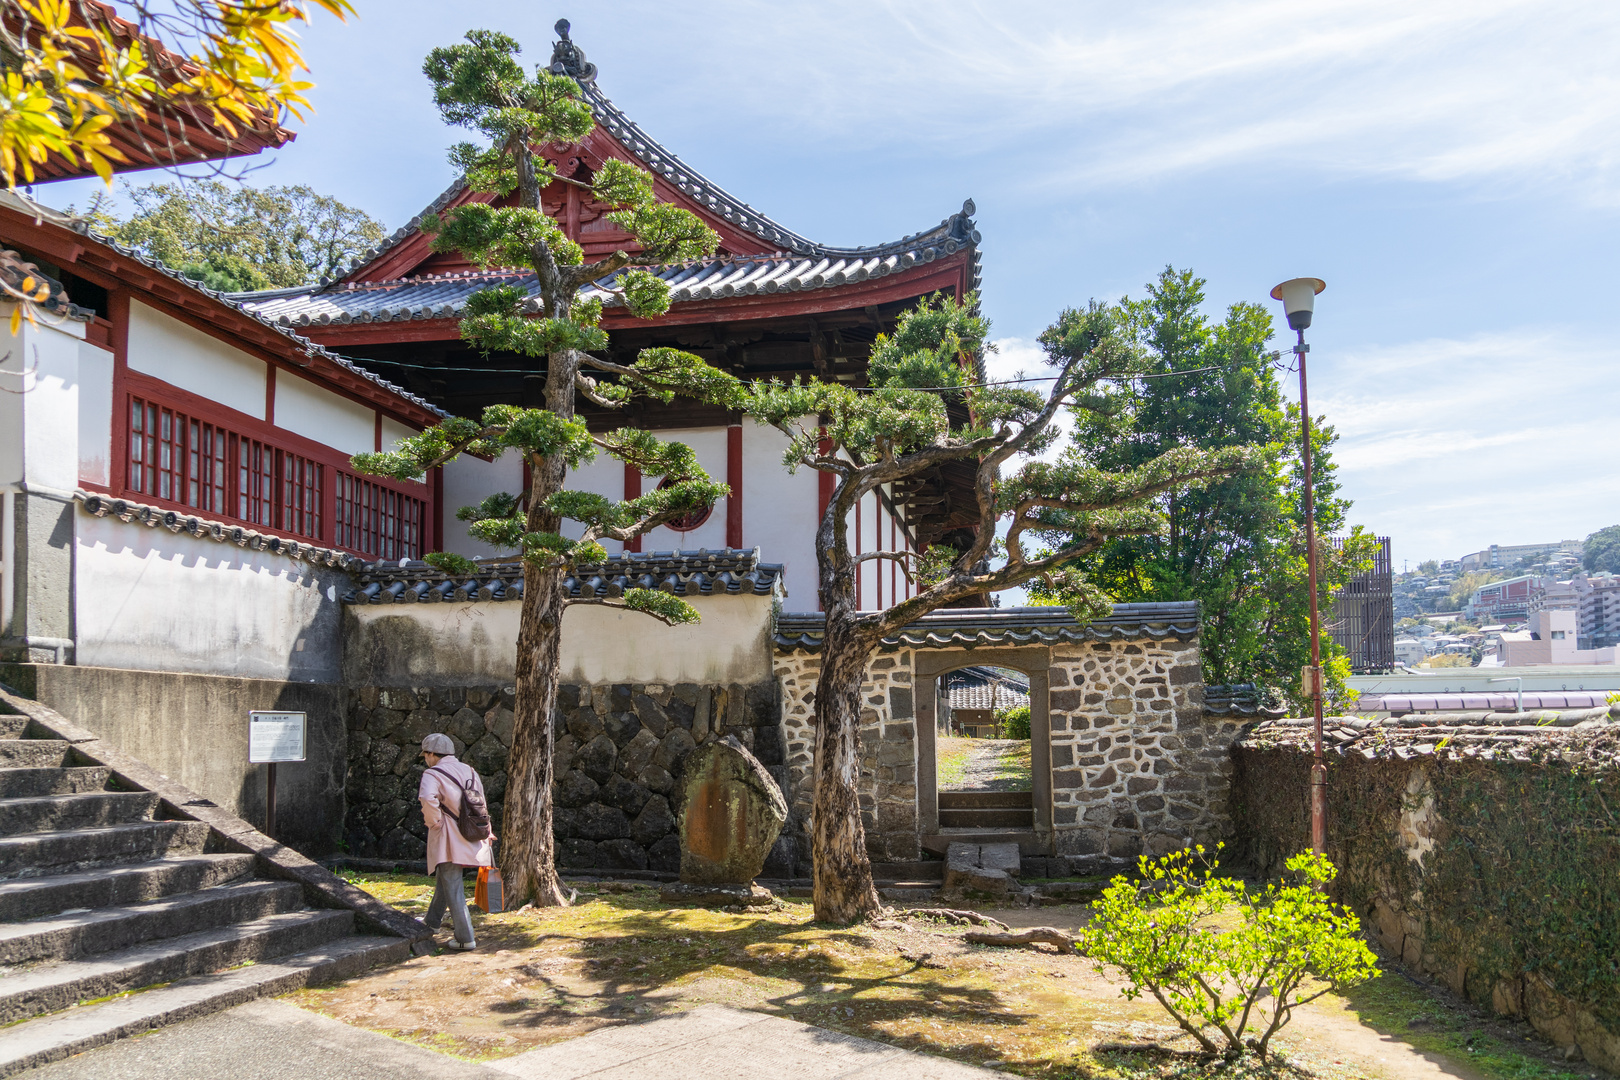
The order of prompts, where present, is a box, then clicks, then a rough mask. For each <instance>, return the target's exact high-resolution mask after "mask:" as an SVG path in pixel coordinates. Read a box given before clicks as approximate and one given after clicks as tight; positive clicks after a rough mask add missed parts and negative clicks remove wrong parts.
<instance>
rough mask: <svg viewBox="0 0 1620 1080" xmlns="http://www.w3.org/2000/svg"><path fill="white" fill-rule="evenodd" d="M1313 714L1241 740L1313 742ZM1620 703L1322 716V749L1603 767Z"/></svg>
mask: <svg viewBox="0 0 1620 1080" xmlns="http://www.w3.org/2000/svg"><path fill="white" fill-rule="evenodd" d="M1315 729H1316V722H1315V719H1314V718H1312V717H1308V716H1307V717H1287V718H1283V719H1277V720H1265V721H1262V722H1261V723H1258V724H1256V725H1255V726H1254V727H1252V728H1250V729H1249V730H1248V731H1247V732H1246V733H1245V734H1244V736H1243V738H1242V739H1240V740H1239V741H1238V744H1237V745H1238V746H1239V747H1241V748H1243V749H1245V750H1273V749H1285V750H1292V751H1296V752H1299V753H1304V754H1309V753H1311V752H1312V751H1313V750H1314V747H1315V741H1316V739H1315ZM1617 740H1620V706H1613V707H1606V708H1599V709H1581V710H1576V711H1569V712H1562V713H1510V714H1505V715H1504V714H1501V713H1497V714H1491V713H1476V712H1469V713H1434V714H1431V715H1428V716H1424V717H1422V718H1421V719H1419V718H1417V717H1411V716H1408V717H1401V718H1398V719H1397V718H1390V719H1382V720H1380V719H1371V718H1367V717H1358V716H1327V717H1323V719H1322V749H1323V750H1324V752H1326V753H1330V754H1336V755H1340V756H1343V755H1346V754H1359V755H1360V756H1362V757H1364V758H1367V759H1368V760H1378V759H1380V758H1400V759H1402V760H1407V761H1414V760H1422V759H1429V760H1434V759H1436V758H1439V759H1465V760H1466V759H1473V758H1480V759H1484V760H1487V761H1489V760H1493V759H1494V760H1510V761H1535V760H1543V761H1544V760H1547V759H1548V758H1550V757H1554V756H1556V757H1557V758H1560V759H1562V760H1563V761H1564V762H1565V763H1566V764H1575V763H1577V762H1579V761H1581V760H1582V759H1587V760H1589V761H1590V763H1591V764H1592V765H1593V766H1595V767H1597V768H1599V769H1608V770H1612V769H1615V768H1616V767H1620V752H1617V751H1620V741H1617Z"/></svg>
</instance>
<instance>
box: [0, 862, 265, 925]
mask: <svg viewBox="0 0 1620 1080" xmlns="http://www.w3.org/2000/svg"><path fill="white" fill-rule="evenodd" d="M252 874H253V856H252V855H247V854H228V855H175V856H171V857H169V858H166V859H154V860H152V861H150V862H139V863H134V864H133V865H125V866H109V867H103V868H101V869H97V870H86V871H82V872H80V873H77V874H53V875H51V876H50V877H32V878H16V879H13V880H11V881H0V922H17V921H19V920H22V919H37V918H40V917H42V916H45V915H54V914H56V913H57V912H59V911H66V910H67V909H68V908H80V907H87V908H99V907H112V906H113V905H115V904H138V903H140V902H141V901H143V900H161V899H163V898H164V897H166V896H176V895H178V894H180V893H188V892H194V891H196V890H197V889H207V888H211V887H212V886H215V885H224V884H226V883H228V882H232V881H239V880H241V879H243V878H247V877H251V876H252Z"/></svg>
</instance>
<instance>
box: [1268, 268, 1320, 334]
mask: <svg viewBox="0 0 1620 1080" xmlns="http://www.w3.org/2000/svg"><path fill="white" fill-rule="evenodd" d="M1325 288H1327V282H1325V281H1323V280H1322V279H1321V278H1311V277H1297V278H1292V279H1290V280H1288V281H1285V282H1283V283H1282V284H1281V285H1278V286H1277V287H1276V288H1274V289H1272V290H1271V298H1272V299H1273V300H1281V301H1282V303H1283V311H1285V312H1286V313H1287V314H1288V325H1289V327H1290V328H1291V329H1294V330H1303V329H1305V328H1306V327H1307V326H1309V325H1311V311H1312V310H1313V309H1314V308H1315V306H1316V294H1317V293H1319V292H1321V291H1322V290H1323V289H1325Z"/></svg>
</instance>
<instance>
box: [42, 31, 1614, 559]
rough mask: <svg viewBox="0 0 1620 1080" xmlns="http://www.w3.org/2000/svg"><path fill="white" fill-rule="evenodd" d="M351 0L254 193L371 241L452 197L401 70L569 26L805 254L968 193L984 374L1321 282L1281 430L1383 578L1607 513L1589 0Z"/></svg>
mask: <svg viewBox="0 0 1620 1080" xmlns="http://www.w3.org/2000/svg"><path fill="white" fill-rule="evenodd" d="M356 6H357V7H358V8H359V13H360V18H359V19H358V20H357V21H353V20H352V21H351V22H349V23H348V24H339V23H337V22H335V21H334V20H330V19H324V18H323V19H322V20H321V21H319V22H317V23H316V25H315V26H314V27H312V28H310V29H309V30H308V31H307V32H306V35H305V40H306V52H307V55H308V57H309V59H310V62H311V67H312V68H313V71H314V79H315V81H316V83H317V84H318V85H317V88H316V89H315V90H314V91H312V93H311V98H312V100H313V102H314V105H315V107H316V110H317V111H316V113H315V114H314V115H313V116H312V117H311V118H310V119H309V121H308V123H307V124H304V125H301V126H300V128H299V131H300V133H299V137H298V140H297V141H296V142H295V143H294V144H292V145H291V146H290V147H289V148H287V149H285V150H283V151H280V152H279V153H278V154H277V155H275V161H274V164H273V165H272V166H271V167H269V168H266V169H264V170H262V171H259V172H257V173H255V174H254V175H253V177H252V181H253V182H255V183H309V184H312V185H314V186H315V187H317V188H318V189H320V190H322V191H324V192H326V193H328V194H331V195H334V196H336V197H338V198H340V199H342V200H343V201H345V202H348V203H351V204H353V205H356V206H359V207H362V208H363V209H365V210H367V211H368V212H370V213H371V214H372V215H374V216H376V217H378V218H380V219H382V220H383V221H384V222H385V223H386V224H387V225H388V227H389V228H390V229H392V228H394V227H397V226H398V225H400V224H403V223H404V222H405V221H407V220H408V219H409V218H410V217H411V216H412V215H413V214H415V213H416V212H417V211H418V210H420V209H421V208H422V206H424V205H425V204H426V203H427V202H428V201H429V200H430V199H432V198H433V196H435V195H436V194H437V193H438V192H439V191H440V190H442V189H443V188H444V187H445V186H446V185H447V184H448V183H449V181H450V180H451V179H452V178H453V175H452V172H451V170H450V167H449V166H448V165H447V164H446V163H445V158H444V150H445V148H446V147H447V146H448V145H449V144H450V143H451V142H453V141H455V139H456V138H457V136H456V135H455V133H453V132H452V131H450V130H449V129H447V128H445V127H444V126H443V124H442V123H441V122H440V120H439V118H438V116H437V114H436V112H435V110H434V109H433V107H432V105H431V102H430V100H429V96H428V90H427V86H426V82H425V80H424V79H423V77H422V75H421V73H420V68H421V61H422V58H423V57H424V55H425V54H426V53H427V51H428V50H429V49H431V48H432V47H433V46H435V45H438V44H443V43H448V42H450V41H453V40H455V39H457V38H458V37H459V36H460V35H461V34H462V33H463V32H464V31H466V30H468V29H471V28H473V27H488V28H492V29H500V30H504V31H506V32H507V33H510V34H512V35H513V36H514V37H516V38H517V39H519V40H520V41H522V42H523V43H524V44H525V48H526V54H525V55H526V56H527V58H528V59H530V60H531V61H533V62H542V61H544V60H546V59H547V58H548V57H549V55H550V49H551V42H552V40H553V33H552V30H551V26H552V23H553V22H554V21H555V20H556V19H557V18H558V17H567V18H569V19H570V20H571V21H572V23H573V38H574V40H575V41H576V42H577V43H578V44H579V45H580V46H581V47H582V48H584V49H585V51H586V53H587V55H588V56H589V58H590V60H591V61H592V62H594V63H595V64H596V65H597V66H598V68H599V69H600V74H599V77H598V82H599V84H600V85H601V87H602V88H603V89H604V91H605V92H606V93H607V95H608V96H609V97H610V98H612V99H613V100H614V102H615V103H616V104H618V105H619V106H620V107H621V108H622V109H624V110H625V112H626V113H628V114H629V115H630V116H631V117H632V118H634V119H635V120H636V121H637V122H639V123H640V124H641V125H642V126H643V127H645V128H646V129H647V130H648V131H650V132H652V133H653V134H654V135H655V136H656V137H657V138H659V139H660V140H661V141H662V142H663V143H664V144H665V145H666V146H668V147H669V148H670V149H671V150H673V151H674V152H675V153H677V154H679V155H681V156H682V157H683V158H684V159H685V160H686V161H687V162H688V163H690V164H691V165H693V166H694V167H696V168H698V169H699V170H701V171H703V172H705V173H706V174H708V175H709V176H710V177H711V178H713V179H714V180H716V181H717V182H719V183H720V184H722V185H723V186H725V187H726V188H728V189H729V190H731V191H732V192H733V193H734V194H736V195H737V196H739V197H740V198H742V199H744V200H746V201H748V202H750V203H752V204H753V205H755V206H757V207H759V208H760V209H761V210H763V211H765V212H766V213H769V214H770V215H772V216H773V217H775V218H777V219H778V220H780V221H782V222H783V223H784V224H786V225H788V226H790V227H792V228H794V229H796V230H798V231H799V232H801V233H803V234H805V235H807V236H810V237H812V238H815V239H817V240H821V241H823V242H826V243H834V244H860V243H875V242H878V241H882V240H889V239H893V238H896V237H898V236H900V235H902V234H905V233H909V232H914V231H916V230H918V229H921V228H925V227H928V226H930V225H933V224H934V223H936V222H938V221H939V220H940V219H941V218H943V217H944V216H946V215H947V214H949V213H951V212H953V211H954V210H956V209H957V208H958V207H959V206H960V205H961V202H962V200H963V199H964V198H966V197H969V196H971V197H972V198H973V199H974V200H975V201H976V203H977V205H978V221H979V228H980V230H981V232H982V233H983V235H984V243H983V252H984V268H985V283H984V303H985V308H986V311H987V313H988V314H989V316H990V317H991V319H992V320H993V322H994V324H995V336H996V337H997V338H998V339H1000V342H1001V353H1000V355H999V357H998V359H997V364H998V366H1000V367H1003V368H1005V369H1007V370H1014V369H1017V368H1019V367H1028V368H1033V367H1034V364H1035V360H1034V357H1033V353H1032V349H1033V345H1032V341H1033V338H1034V336H1035V335H1036V334H1038V333H1039V332H1040V330H1041V329H1042V328H1043V327H1044V326H1046V325H1047V323H1048V322H1050V321H1051V319H1052V317H1053V316H1054V315H1055V314H1056V312H1057V311H1058V310H1059V309H1060V308H1062V307H1064V306H1066V305H1070V304H1079V303H1083V302H1085V301H1086V300H1087V299H1089V298H1092V297H1096V298H1101V299H1108V298H1116V297H1118V296H1120V295H1123V294H1127V293H1130V294H1139V293H1140V292H1141V289H1142V285H1143V283H1144V282H1146V281H1148V280H1149V279H1150V278H1152V277H1153V276H1154V275H1155V274H1156V273H1157V272H1158V270H1159V269H1160V268H1161V267H1163V266H1164V265H1165V264H1166V263H1172V264H1174V265H1176V266H1178V267H1191V268H1193V269H1195V270H1196V271H1197V272H1198V273H1199V274H1200V275H1202V276H1203V277H1205V278H1206V279H1208V283H1209V284H1208V293H1209V297H1210V301H1211V311H1212V314H1215V315H1218V314H1219V311H1220V310H1221V309H1224V307H1225V306H1226V305H1227V304H1230V303H1232V302H1234V301H1237V300H1240V299H1250V300H1262V301H1264V300H1266V293H1267V291H1268V290H1269V289H1270V287H1271V286H1272V285H1273V284H1275V283H1276V282H1277V281H1280V280H1282V279H1283V278H1287V277H1293V276H1296V275H1300V274H1310V275H1313V276H1317V277H1321V278H1323V279H1325V280H1326V281H1327V282H1328V289H1327V292H1325V293H1324V294H1323V295H1322V296H1321V297H1320V298H1319V300H1318V306H1317V323H1316V326H1315V327H1314V328H1313V330H1312V332H1311V334H1310V340H1311V342H1312V352H1311V365H1312V366H1311V376H1312V378H1311V401H1312V405H1313V410H1312V411H1313V412H1318V413H1324V414H1326V415H1327V417H1328V419H1329V421H1330V422H1332V423H1333V424H1334V425H1335V426H1336V427H1337V428H1338V430H1339V432H1340V434H1341V441H1340V443H1339V447H1338V450H1337V458H1338V460H1339V462H1340V464H1341V476H1342V479H1343V482H1344V486H1345V491H1346V493H1347V494H1348V495H1349V496H1350V497H1352V498H1353V499H1354V500H1355V504H1356V505H1355V508H1354V509H1353V511H1352V520H1354V521H1356V522H1359V523H1361V524H1365V525H1367V526H1369V527H1370V528H1372V529H1374V530H1376V531H1378V532H1380V533H1388V534H1390V535H1391V536H1393V537H1394V549H1395V558H1396V560H1397V565H1399V564H1400V562H1401V561H1403V560H1410V561H1411V562H1413V563H1416V562H1417V561H1419V560H1421V559H1426V558H1437V557H1454V556H1457V555H1460V554H1463V553H1465V552H1468V551H1473V550H1476V549H1478V548H1479V547H1482V546H1484V545H1487V544H1490V543H1493V542H1494V543H1503V544H1507V543H1525V542H1532V541H1538V540H1557V539H1563V538H1570V537H1584V536H1585V535H1586V534H1587V533H1589V532H1592V531H1593V530H1595V529H1597V528H1600V527H1602V526H1605V525H1610V524H1614V523H1616V522H1620V468H1617V467H1616V466H1617V465H1620V344H1616V341H1615V335H1614V333H1613V327H1612V323H1613V312H1614V310H1615V307H1616V305H1615V302H1614V296H1613V294H1614V289H1615V286H1616V271H1615V252H1616V249H1617V241H1620V77H1617V76H1616V75H1615V73H1614V61H1613V58H1614V57H1615V56H1616V55H1620V4H1614V3H1612V2H1608V0H1588V2H1560V0H1534V2H1529V0H1466V2H1452V0H1424V2H1423V3H1421V4H1414V3H1411V2H1410V0H1401V2H1381V0H1360V2H1334V0H1316V2H1314V3H1311V4H1308V5H1307V4H1299V3H1284V2H1276V0H1247V2H1229V0H1203V2H1198V3H1170V2H1163V3H1141V4H1118V3H1099V2H1068V3H1050V4H1039V3H997V4H975V3H966V2H949V0H932V2H926V3H925V2H908V3H899V2H896V3H884V2H881V0H865V2H862V3H845V2H839V0H828V2H823V3H819V4H814V5H810V4H781V3H764V2H746V0H734V2H716V3H701V2H699V3H688V4H682V5H673V4H668V3H648V2H642V0H619V2H614V3H600V2H587V0H571V2H567V3H556V4H550V5H546V4H535V3H533V2H532V0H526V2H524V3H508V2H486V3H483V4H480V5H454V4H444V3H426V2H418V0H389V2H387V3H379V2H376V0H357V3H356ZM87 190H88V189H87V188H86V187H85V185H84V184H82V183H76V184H72V185H56V186H55V190H53V189H51V188H40V189H37V193H38V194H39V195H41V196H42V197H43V198H44V199H45V200H46V201H47V202H51V203H54V204H56V205H65V204H67V203H70V202H74V201H79V202H80V203H81V205H82V202H83V199H84V197H85V193H86V191H87ZM1267 302H1269V301H1267Z"/></svg>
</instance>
